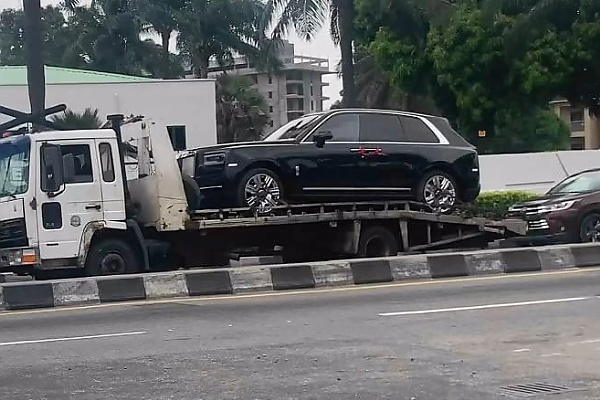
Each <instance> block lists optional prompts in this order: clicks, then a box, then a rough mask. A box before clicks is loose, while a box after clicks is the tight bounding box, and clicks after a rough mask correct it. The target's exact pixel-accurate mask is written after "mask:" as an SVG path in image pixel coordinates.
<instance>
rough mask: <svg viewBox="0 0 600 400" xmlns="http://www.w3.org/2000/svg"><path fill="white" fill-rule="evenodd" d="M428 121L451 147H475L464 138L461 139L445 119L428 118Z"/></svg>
mask: <svg viewBox="0 0 600 400" xmlns="http://www.w3.org/2000/svg"><path fill="white" fill-rule="evenodd" d="M429 121H431V123H432V124H433V125H435V127H436V128H438V129H439V131H440V132H442V135H444V136H445V137H446V139H448V143H450V145H451V146H460V147H465V146H466V147H475V146H473V145H472V144H471V143H469V142H468V141H467V140H466V139H465V138H464V137H462V136H461V135H460V134H459V133H458V132H456V131H455V130H454V129H453V128H452V125H450V122H448V120H447V119H446V118H441V117H430V118H429Z"/></svg>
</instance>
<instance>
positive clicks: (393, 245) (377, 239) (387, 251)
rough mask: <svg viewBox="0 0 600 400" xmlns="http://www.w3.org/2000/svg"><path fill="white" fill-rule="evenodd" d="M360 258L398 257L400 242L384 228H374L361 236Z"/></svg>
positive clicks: (359, 244)
mask: <svg viewBox="0 0 600 400" xmlns="http://www.w3.org/2000/svg"><path fill="white" fill-rule="evenodd" d="M357 255H358V257H361V258H368V257H388V256H397V255H398V240H397V239H396V237H395V236H394V235H393V234H392V232H390V230H389V229H387V228H384V227H383V226H372V227H370V228H367V229H365V230H364V231H362V232H361V234H360V239H359V241H358V254H357Z"/></svg>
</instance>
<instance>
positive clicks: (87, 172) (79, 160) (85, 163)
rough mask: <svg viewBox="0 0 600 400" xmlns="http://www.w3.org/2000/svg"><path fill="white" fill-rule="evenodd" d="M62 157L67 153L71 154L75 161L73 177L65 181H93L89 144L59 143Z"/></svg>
mask: <svg viewBox="0 0 600 400" xmlns="http://www.w3.org/2000/svg"><path fill="white" fill-rule="evenodd" d="M60 148H61V150H62V155H63V157H64V156H65V155H67V154H72V155H73V160H74V163H75V174H74V176H73V179H72V180H71V181H69V182H65V183H90V182H93V181H94V174H93V172H92V157H91V155H90V146H88V145H87V144H70V145H61V146H60Z"/></svg>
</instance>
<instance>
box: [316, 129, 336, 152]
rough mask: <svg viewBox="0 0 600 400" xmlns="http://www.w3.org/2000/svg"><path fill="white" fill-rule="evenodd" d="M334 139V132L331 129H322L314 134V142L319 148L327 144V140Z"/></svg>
mask: <svg viewBox="0 0 600 400" xmlns="http://www.w3.org/2000/svg"><path fill="white" fill-rule="evenodd" d="M331 139H333V133H331V131H321V132H317V133H315V134H314V135H313V142H315V146H317V147H318V148H322V147H323V146H325V142H326V141H328V140H331Z"/></svg>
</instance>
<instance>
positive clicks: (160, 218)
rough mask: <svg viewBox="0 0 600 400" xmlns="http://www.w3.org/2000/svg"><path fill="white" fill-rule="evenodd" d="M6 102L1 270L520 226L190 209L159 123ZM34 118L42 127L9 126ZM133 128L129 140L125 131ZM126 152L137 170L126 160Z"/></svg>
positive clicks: (368, 248)
mask: <svg viewBox="0 0 600 400" xmlns="http://www.w3.org/2000/svg"><path fill="white" fill-rule="evenodd" d="M65 108H66V107H65V106H64V105H59V106H55V107H52V108H50V109H48V110H46V112H45V113H44V115H41V116H40V115H31V114H25V113H22V112H19V111H16V110H11V109H9V108H6V107H0V113H4V114H6V115H9V116H12V117H14V120H12V121H9V122H7V123H4V124H2V125H0V133H2V132H5V133H4V134H3V136H4V137H3V138H2V139H0V272H13V273H17V274H32V275H34V276H36V277H38V278H44V277H55V276H57V275H58V274H61V275H67V276H76V275H80V274H82V273H85V274H87V275H106V274H119V273H136V272H144V271H149V270H154V269H161V270H164V269H176V268H181V267H183V268H189V267H197V266H212V267H214V266H218V265H223V264H225V263H226V262H227V261H228V260H229V259H230V258H234V257H239V256H240V255H242V254H245V253H244V252H248V251H253V252H258V254H261V253H264V254H268V253H270V252H273V251H276V250H277V249H279V250H280V251H281V252H282V255H283V257H284V260H285V261H291V262H300V261H313V260H318V259H325V258H335V257H346V258H348V257H356V256H359V257H372V256H388V255H395V254H397V253H409V252H422V251H426V250H430V249H444V248H455V247H457V246H461V245H465V244H469V245H470V246H472V245H473V244H474V243H475V245H476V246H481V247H483V246H485V245H486V244H487V242H488V241H491V240H495V239H497V238H501V237H505V236H509V235H523V234H525V232H526V227H525V226H524V224H523V223H522V222H521V221H517V220H503V221H488V220H484V219H478V218H463V217H460V216H454V215H438V214H435V213H433V212H431V211H427V210H426V209H424V207H426V206H423V205H421V204H417V203H412V202H357V203H331V204H298V205H286V206H280V207H276V208H275V209H273V210H272V211H270V212H269V214H265V215H256V214H255V212H253V211H252V210H249V209H218V210H189V209H188V204H187V200H186V191H188V190H198V189H197V187H194V185H195V183H194V182H193V180H191V179H190V178H189V177H186V176H182V173H181V171H180V167H179V165H178V163H177V159H176V155H175V152H174V150H173V147H172V145H171V141H170V138H169V136H168V133H167V129H166V126H164V125H161V124H160V123H159V122H157V121H152V120H151V119H146V118H143V117H136V118H131V119H129V120H124V117H123V116H122V115H113V116H109V117H108V120H109V122H108V123H107V124H106V127H103V128H102V129H93V130H60V127H58V126H56V125H55V124H53V123H51V122H49V121H47V120H46V119H45V117H46V116H47V115H49V114H52V113H56V112H59V111H61V110H64V109H65ZM24 123H30V124H32V125H33V126H37V127H44V128H46V129H45V130H44V129H40V130H39V131H36V130H31V129H29V130H21V131H16V132H11V131H10V129H13V128H15V127H18V126H21V125H23V124H24ZM122 129H128V130H129V129H132V130H134V131H133V134H132V137H135V138H136V141H135V145H132V144H130V143H129V142H127V143H126V142H124V141H123V140H122V135H123V133H122ZM130 156H131V157H133V158H132V160H134V161H133V163H134V164H135V165H134V167H135V168H134V169H133V171H134V172H133V173H132V172H130V173H129V179H128V174H127V172H126V167H127V166H126V159H127V158H128V157H130Z"/></svg>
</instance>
